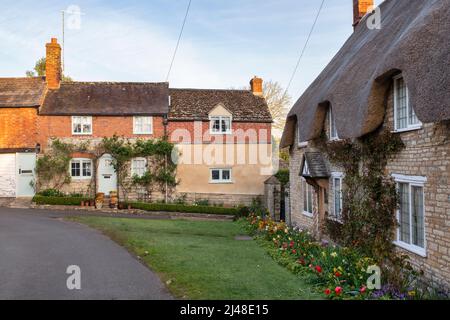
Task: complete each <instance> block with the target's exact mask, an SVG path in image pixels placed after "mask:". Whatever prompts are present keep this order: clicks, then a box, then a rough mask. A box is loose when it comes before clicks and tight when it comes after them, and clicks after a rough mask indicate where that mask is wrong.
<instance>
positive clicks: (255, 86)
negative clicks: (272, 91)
mask: <svg viewBox="0 0 450 320" xmlns="http://www.w3.org/2000/svg"><path fill="white" fill-rule="evenodd" d="M250 87H251V90H252V92H253V94H254V95H255V96H262V95H263V79H261V78H258V77H256V76H254V77H253V79H252V80H250Z"/></svg>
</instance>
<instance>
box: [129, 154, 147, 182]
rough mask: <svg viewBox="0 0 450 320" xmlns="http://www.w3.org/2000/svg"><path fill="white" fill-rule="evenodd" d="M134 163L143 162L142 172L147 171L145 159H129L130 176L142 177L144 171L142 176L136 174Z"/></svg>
mask: <svg viewBox="0 0 450 320" xmlns="http://www.w3.org/2000/svg"><path fill="white" fill-rule="evenodd" d="M135 161H143V162H144V170H145V171H146V170H147V159H146V158H133V159H131V176H134V175H136V176H138V177H142V176H143V175H144V174H145V171H144V173H143V174H138V173H137V172H136V169H137V168H136V166H135Z"/></svg>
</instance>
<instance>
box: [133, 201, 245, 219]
mask: <svg viewBox="0 0 450 320" xmlns="http://www.w3.org/2000/svg"><path fill="white" fill-rule="evenodd" d="M129 204H130V205H131V207H132V208H133V209H140V210H145V211H167V212H183V213H204V214H221V215H233V216H234V215H237V214H238V210H237V209H235V208H221V207H206V206H187V205H183V204H164V203H142V202H131V203H129Z"/></svg>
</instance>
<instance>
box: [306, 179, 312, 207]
mask: <svg viewBox="0 0 450 320" xmlns="http://www.w3.org/2000/svg"><path fill="white" fill-rule="evenodd" d="M306 185H307V191H308V210H307V211H308V212H309V213H313V209H312V187H311V186H310V185H309V184H308V183H307V184H306Z"/></svg>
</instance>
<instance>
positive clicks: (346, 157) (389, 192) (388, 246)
mask: <svg viewBox="0 0 450 320" xmlns="http://www.w3.org/2000/svg"><path fill="white" fill-rule="evenodd" d="M321 145H322V148H324V150H325V152H326V153H327V155H328V157H329V159H330V161H331V162H332V163H334V164H337V165H339V166H340V167H342V168H343V170H344V173H345V177H344V185H345V187H344V190H343V194H342V197H343V208H342V221H341V222H336V221H333V220H327V222H326V229H327V232H328V234H329V235H330V236H331V237H332V238H333V239H334V240H336V241H337V242H339V243H341V244H342V245H344V246H348V247H357V248H359V249H360V250H362V251H363V252H365V253H366V254H368V255H370V256H372V257H374V258H375V259H376V260H377V261H378V263H379V264H380V265H382V266H384V267H385V268H389V269H393V268H394V269H395V268H401V267H403V266H404V264H403V263H399V262H402V261H403V260H404V259H403V258H402V257H399V255H397V254H396V253H395V250H394V245H393V242H392V240H393V236H394V234H395V230H396V227H397V220H396V216H395V212H396V209H397V208H398V195H397V190H396V184H395V182H394V180H393V179H392V178H391V177H390V176H388V175H387V171H386V166H387V163H388V160H389V159H391V158H392V157H393V156H394V155H395V154H396V153H398V152H399V151H401V150H402V148H403V147H404V145H403V142H402V140H401V138H400V137H399V136H398V135H395V134H392V133H391V132H388V131H386V132H382V133H373V134H369V135H366V136H364V137H362V138H360V139H357V140H354V141H351V140H342V141H337V142H328V143H327V142H324V141H323V142H322V143H321ZM391 271H392V270H391ZM390 274H395V272H393V273H390ZM391 281H392V279H391Z"/></svg>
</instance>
